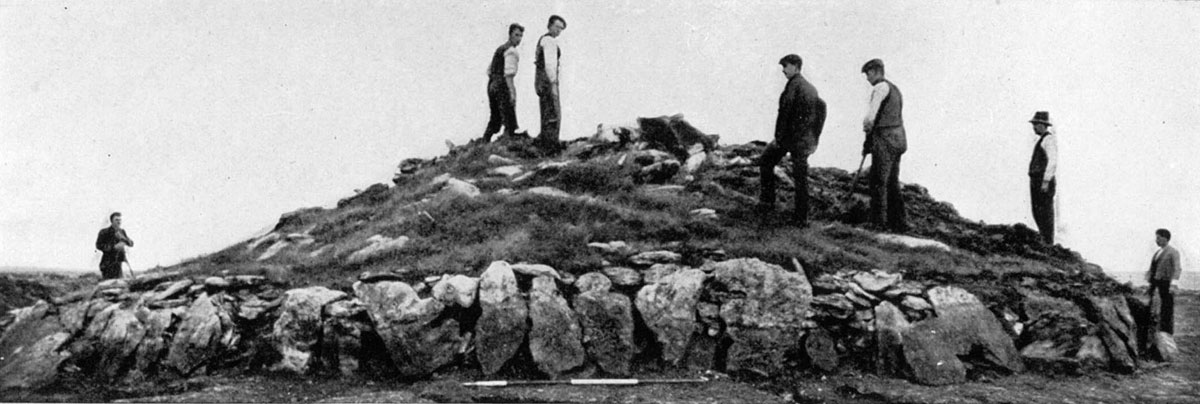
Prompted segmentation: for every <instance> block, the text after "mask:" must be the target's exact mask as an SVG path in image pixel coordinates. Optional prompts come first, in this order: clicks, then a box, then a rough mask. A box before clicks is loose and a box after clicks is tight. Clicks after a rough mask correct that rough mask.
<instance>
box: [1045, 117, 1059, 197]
mask: <svg viewBox="0 0 1200 404" xmlns="http://www.w3.org/2000/svg"><path fill="white" fill-rule="evenodd" d="M1048 130H1052V129H1048ZM1042 150H1043V151H1045V152H1046V173H1045V174H1043V175H1042V190H1043V191H1046V190H1048V189H1049V188H1050V180H1053V179H1054V174H1055V171H1057V170H1058V135H1057V134H1055V133H1054V132H1051V133H1050V134H1049V135H1046V137H1045V138H1043V139H1042Z"/></svg>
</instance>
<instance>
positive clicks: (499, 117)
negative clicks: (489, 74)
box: [483, 83, 503, 142]
mask: <svg viewBox="0 0 1200 404" xmlns="http://www.w3.org/2000/svg"><path fill="white" fill-rule="evenodd" d="M494 87H495V86H494V85H492V84H491V83H488V92H487V94H488V109H490V110H491V116H490V117H489V118H488V123H487V128H486V129H484V130H483V140H484V141H485V142H490V141H492V134H494V133H496V131H498V130H500V124H501V123H503V112H502V111H503V108H502V105H501V103H500V99H499V97H500V95H499V94H496V90H495V88H494Z"/></svg>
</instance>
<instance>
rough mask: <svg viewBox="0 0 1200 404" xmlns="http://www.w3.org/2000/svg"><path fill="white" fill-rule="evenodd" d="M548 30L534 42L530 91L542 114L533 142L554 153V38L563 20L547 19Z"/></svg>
mask: <svg viewBox="0 0 1200 404" xmlns="http://www.w3.org/2000/svg"><path fill="white" fill-rule="evenodd" d="M546 29H547V30H548V31H549V32H547V33H546V34H545V35H542V37H541V38H540V39H538V43H537V54H536V56H535V59H534V62H533V63H534V65H535V66H536V67H537V69H536V72H534V80H533V85H534V90H536V91H537V95H538V104H539V107H540V108H539V109H541V112H542V132H541V133H539V134H538V137H537V140H536V141H535V142H534V143H535V144H536V145H538V147H540V148H542V149H543V150H545V151H548V152H551V153H555V152H558V150H559V149H560V148H562V144H561V143H559V141H558V129H559V125H560V124H561V123H562V104H561V103H560V102H559V98H558V81H559V80H558V79H559V65H560V63H559V60H560V59H561V58H562V49H561V48H559V47H558V36H559V35H561V34H562V32H563V30H565V29H567V20H564V19H563V18H562V17H559V16H557V15H552V16H550V20H549V21H548V22H547V23H546Z"/></svg>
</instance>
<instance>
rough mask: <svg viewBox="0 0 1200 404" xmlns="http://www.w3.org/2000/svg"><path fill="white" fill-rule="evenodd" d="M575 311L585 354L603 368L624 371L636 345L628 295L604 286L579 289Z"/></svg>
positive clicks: (608, 370)
mask: <svg viewBox="0 0 1200 404" xmlns="http://www.w3.org/2000/svg"><path fill="white" fill-rule="evenodd" d="M582 279H583V278H582V277H581V278H580V280H581V281H582ZM575 313H576V316H577V317H578V318H579V325H580V327H581V328H582V329H583V346H584V348H585V349H586V351H587V354H588V357H590V358H592V360H593V361H595V362H596V364H597V365H598V366H600V369H602V370H604V371H605V372H608V373H611V374H614V375H622V376H623V375H628V374H629V372H630V369H629V368H630V364H631V362H632V361H633V354H634V351H635V349H636V348H635V346H634V342H633V304H632V303H631V302H630V301H629V298H628V297H625V296H624V295H621V294H619V293H611V292H608V291H606V290H592V291H589V292H583V293H580V294H579V295H578V296H575Z"/></svg>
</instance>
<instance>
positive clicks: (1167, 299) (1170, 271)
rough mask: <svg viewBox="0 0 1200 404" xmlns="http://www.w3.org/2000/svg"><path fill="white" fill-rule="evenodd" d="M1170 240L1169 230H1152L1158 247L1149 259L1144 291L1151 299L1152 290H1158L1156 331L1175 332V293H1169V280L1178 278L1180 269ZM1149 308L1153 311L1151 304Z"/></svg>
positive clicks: (1177, 252) (1177, 255)
mask: <svg viewBox="0 0 1200 404" xmlns="http://www.w3.org/2000/svg"><path fill="white" fill-rule="evenodd" d="M1170 242H1171V231H1170V230H1167V229H1158V230H1155V231H1154V243H1155V244H1158V247H1159V249H1158V251H1157V252H1155V253H1154V257H1153V258H1151V259H1150V270H1149V271H1147V272H1146V281H1148V282H1149V283H1150V289H1149V290H1147V292H1146V293H1147V294H1149V295H1150V296H1151V299H1153V297H1154V291H1155V290H1157V291H1158V302H1159V305H1160V306H1159V310H1158V312H1159V320H1158V331H1161V332H1165V333H1167V334H1175V295H1174V294H1172V293H1171V281H1172V280H1176V279H1179V273H1180V272H1182V269H1181V268H1180V266H1179V251H1178V250H1176V249H1175V247H1172V246H1170V245H1168V243H1170ZM1150 310H1151V312H1153V311H1154V308H1153V306H1151V309H1150Z"/></svg>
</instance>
